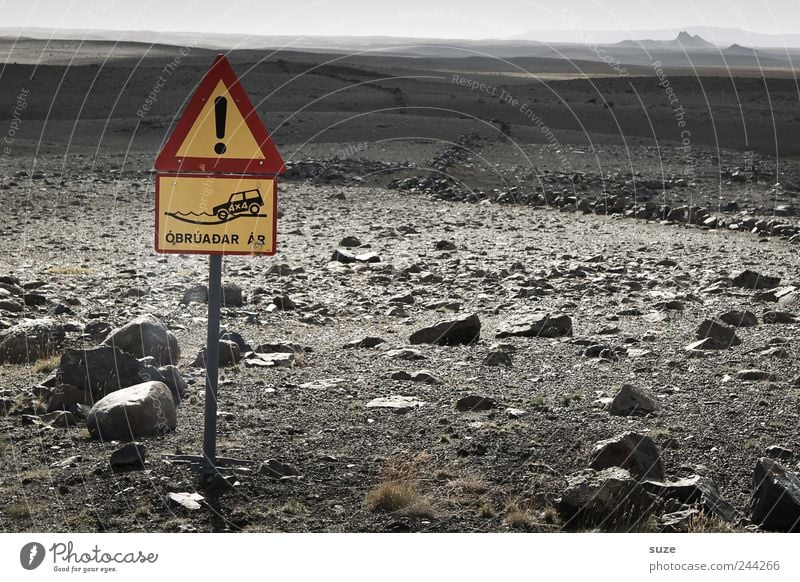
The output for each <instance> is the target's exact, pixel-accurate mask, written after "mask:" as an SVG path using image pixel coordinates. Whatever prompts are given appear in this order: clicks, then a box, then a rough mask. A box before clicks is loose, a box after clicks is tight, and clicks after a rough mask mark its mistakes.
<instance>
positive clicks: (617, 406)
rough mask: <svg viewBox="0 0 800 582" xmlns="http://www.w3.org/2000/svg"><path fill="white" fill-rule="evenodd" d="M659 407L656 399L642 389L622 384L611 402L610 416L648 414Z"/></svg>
mask: <svg viewBox="0 0 800 582" xmlns="http://www.w3.org/2000/svg"><path fill="white" fill-rule="evenodd" d="M659 407H660V405H659V403H658V400H657V399H656V397H655V396H654V395H653V394H652V393H651V392H650V391H649V390H645V389H643V388H637V387H636V386H633V385H631V384H624V385H623V386H622V388H620V390H619V392H617V394H616V396H614V399H613V400H612V401H611V405H610V406H609V411H610V412H611V414H617V415H620V416H629V415H631V414H650V413H651V412H655V411H656V410H658V409H659Z"/></svg>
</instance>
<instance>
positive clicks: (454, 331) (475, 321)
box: [409, 313, 481, 345]
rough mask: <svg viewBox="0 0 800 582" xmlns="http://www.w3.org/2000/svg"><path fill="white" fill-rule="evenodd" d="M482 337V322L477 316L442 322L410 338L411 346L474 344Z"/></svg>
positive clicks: (419, 331) (471, 315) (423, 329)
mask: <svg viewBox="0 0 800 582" xmlns="http://www.w3.org/2000/svg"><path fill="white" fill-rule="evenodd" d="M480 337H481V320H480V319H479V318H478V316H477V314H474V313H472V314H469V315H465V316H463V317H459V318H457V319H450V320H445V321H440V322H438V323H436V324H435V325H432V326H430V327H424V328H422V329H420V330H417V331H416V332H414V333H413V334H411V337H410V338H409V342H411V344H439V345H459V344H472V343H475V342H476V341H478V340H479V339H480Z"/></svg>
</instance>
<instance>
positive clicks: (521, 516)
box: [505, 507, 533, 529]
mask: <svg viewBox="0 0 800 582" xmlns="http://www.w3.org/2000/svg"><path fill="white" fill-rule="evenodd" d="M505 521H506V524H507V525H508V526H509V527H512V528H515V529H525V528H527V527H530V526H531V525H532V524H533V518H532V517H531V514H530V513H528V512H527V511H526V510H524V509H521V508H519V507H510V508H509V509H508V513H506V520H505Z"/></svg>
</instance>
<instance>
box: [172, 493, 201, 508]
mask: <svg viewBox="0 0 800 582" xmlns="http://www.w3.org/2000/svg"><path fill="white" fill-rule="evenodd" d="M167 501H168V502H169V504H170V505H172V506H173V507H176V506H177V507H183V508H184V509H188V510H190V511H197V510H198V509H200V508H201V507H202V505H200V502H201V501H205V498H204V497H203V496H202V495H200V494H199V493H187V492H171V493H168V494H167Z"/></svg>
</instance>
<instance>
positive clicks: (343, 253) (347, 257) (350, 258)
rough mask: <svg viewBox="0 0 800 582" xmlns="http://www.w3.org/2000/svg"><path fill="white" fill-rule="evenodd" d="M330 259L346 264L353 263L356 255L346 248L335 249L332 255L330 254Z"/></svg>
mask: <svg viewBox="0 0 800 582" xmlns="http://www.w3.org/2000/svg"><path fill="white" fill-rule="evenodd" d="M331 261H336V262H339V263H343V264H345V265H347V264H350V263H355V262H356V256H355V255H354V254H353V253H351V252H350V251H348V250H345V249H336V250H335V251H333V256H331Z"/></svg>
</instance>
